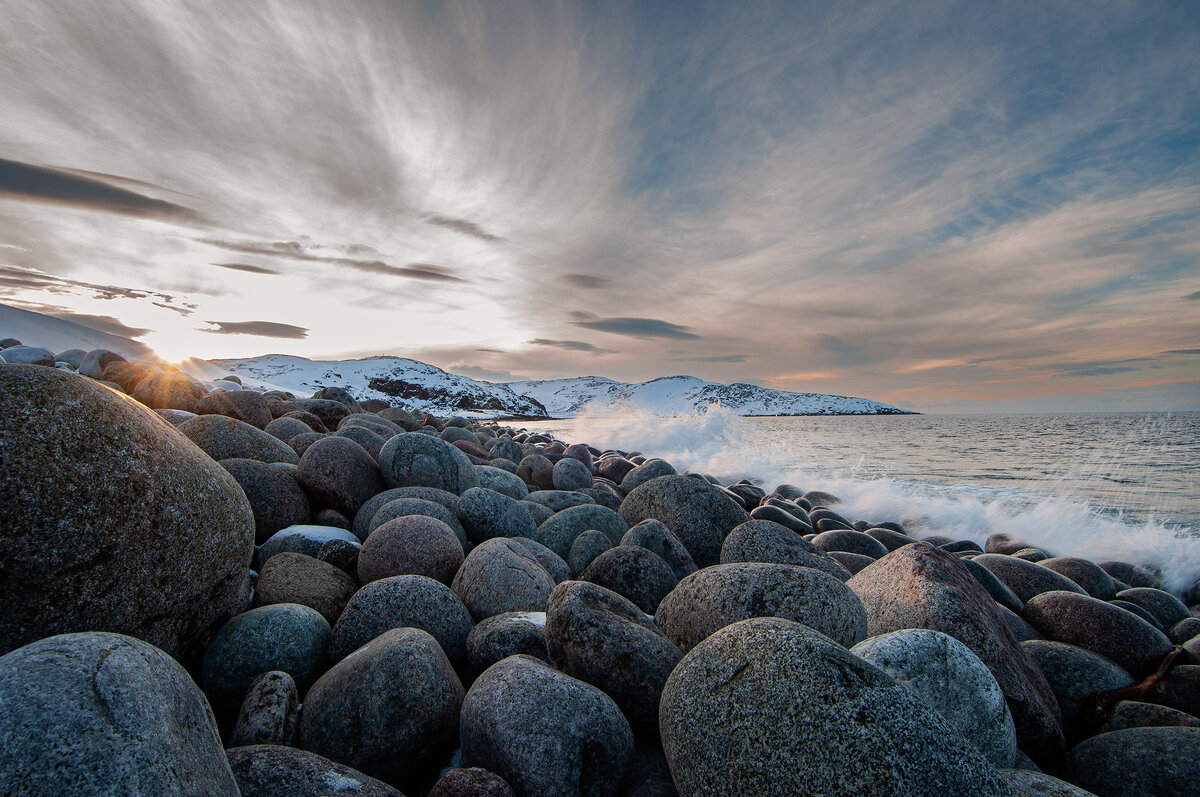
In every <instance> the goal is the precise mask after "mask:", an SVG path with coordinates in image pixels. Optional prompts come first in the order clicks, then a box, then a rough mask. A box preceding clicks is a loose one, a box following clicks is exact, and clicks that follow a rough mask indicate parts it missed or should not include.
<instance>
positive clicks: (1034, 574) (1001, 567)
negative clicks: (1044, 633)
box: [972, 553, 1087, 603]
mask: <svg viewBox="0 0 1200 797" xmlns="http://www.w3.org/2000/svg"><path fill="white" fill-rule="evenodd" d="M972 561H973V562H975V563H976V564H980V565H983V566H984V567H986V568H987V569H988V570H990V571H992V574H993V575H995V576H996V578H998V579H1000V581H1002V582H1003V583H1004V586H1006V587H1008V588H1009V589H1011V590H1012V591H1013V593H1014V594H1015V595H1016V596H1017V597H1018V598H1020V599H1021V601H1022V602H1024V603H1028V602H1029V599H1030V598H1032V597H1033V596H1034V595H1040V594H1041V593H1043V592H1050V591H1052V590H1061V591H1066V592H1076V593H1078V594H1080V595H1086V594H1087V592H1086V591H1085V590H1084V588H1083V587H1081V586H1079V585H1078V584H1076V583H1075V582H1074V581H1072V580H1071V579H1069V578H1067V577H1066V576H1064V575H1060V574H1058V573H1056V572H1054V571H1053V570H1051V569H1050V568H1048V567H1042V566H1041V565H1040V564H1038V563H1036V562H1027V561H1025V560H1024V559H1018V558H1016V557H1015V556H1005V555H1003V554H994V553H985V554H983V555H982V556H976V557H975V558H974V559H973V560H972Z"/></svg>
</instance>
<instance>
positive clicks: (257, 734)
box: [229, 670, 300, 747]
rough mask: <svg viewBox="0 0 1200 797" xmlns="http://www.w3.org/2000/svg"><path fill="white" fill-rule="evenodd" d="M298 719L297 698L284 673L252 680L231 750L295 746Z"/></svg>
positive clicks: (290, 680)
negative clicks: (269, 746) (255, 746)
mask: <svg viewBox="0 0 1200 797" xmlns="http://www.w3.org/2000/svg"><path fill="white" fill-rule="evenodd" d="M299 719H300V694H299V692H298V691H297V689H296V681H295V680H293V678H292V676H290V675H288V674H287V673H286V672H281V671H279V670H272V671H271V672H265V673H263V674H262V675H260V676H258V677H257V678H255V679H254V681H253V682H252V683H251V684H250V688H249V689H248V690H247V691H246V698H245V699H244V700H243V701H242V708H241V710H240V711H238V718H237V723H236V724H235V725H234V726H233V733H232V734H230V737H229V746H230V747H245V746H247V745H252V744H286V745H291V746H293V747H294V746H295V744H296V731H297V730H298V727H299V725H298V723H299Z"/></svg>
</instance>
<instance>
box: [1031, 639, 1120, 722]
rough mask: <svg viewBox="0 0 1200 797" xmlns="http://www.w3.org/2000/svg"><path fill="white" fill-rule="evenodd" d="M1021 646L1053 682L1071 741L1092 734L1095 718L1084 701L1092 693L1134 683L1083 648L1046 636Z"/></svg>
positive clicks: (1047, 678) (1107, 662) (1112, 690)
mask: <svg viewBox="0 0 1200 797" xmlns="http://www.w3.org/2000/svg"><path fill="white" fill-rule="evenodd" d="M1021 647H1023V648H1024V649H1025V652H1026V653H1028V654H1029V657H1030V658H1031V659H1033V662H1034V663H1035V664H1036V665H1037V666H1038V669H1040V670H1041V671H1042V674H1043V675H1045V676H1046V680H1047V681H1049V682H1050V688H1051V689H1053V690H1054V696H1055V697H1057V698H1058V706H1059V708H1060V709H1061V710H1062V717H1063V731H1065V732H1066V734H1067V739H1068V740H1076V739H1081V738H1083V737H1084V736H1090V735H1091V733H1092V732H1093V730H1094V727H1093V723H1094V721H1095V718H1094V717H1090V716H1085V714H1084V711H1083V709H1084V702H1085V699H1086V698H1087V696H1088V695H1090V694H1092V693H1093V692H1099V691H1100V690H1104V691H1106V692H1115V691H1116V690H1118V689H1124V688H1126V687H1129V686H1133V683H1134V681H1133V677H1132V676H1131V675H1130V674H1129V673H1127V672H1125V670H1123V669H1121V668H1120V667H1118V666H1117V665H1116V664H1114V663H1113V662H1112V661H1110V660H1109V659H1106V658H1104V657H1103V656H1100V655H1097V654H1095V653H1092V652H1090V651H1087V650H1084V649H1083V648H1078V647H1075V646H1074V645H1067V644H1064V643H1062V642H1054V641H1051V640H1045V639H1034V640H1031V641H1029V642H1022V643H1021Z"/></svg>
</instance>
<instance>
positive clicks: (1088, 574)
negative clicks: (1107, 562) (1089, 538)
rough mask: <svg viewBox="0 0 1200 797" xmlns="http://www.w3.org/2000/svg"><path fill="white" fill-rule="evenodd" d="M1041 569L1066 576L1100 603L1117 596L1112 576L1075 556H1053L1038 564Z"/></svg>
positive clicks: (1096, 565) (1098, 566)
mask: <svg viewBox="0 0 1200 797" xmlns="http://www.w3.org/2000/svg"><path fill="white" fill-rule="evenodd" d="M1038 564H1040V565H1041V566H1042V567H1046V568H1049V569H1050V570H1053V571H1054V572H1055V573H1058V574H1059V575H1063V576H1066V577H1067V578H1069V579H1071V580H1072V581H1074V582H1075V583H1076V584H1078V585H1079V586H1081V587H1083V589H1084V591H1085V592H1087V594H1089V595H1091V596H1092V597H1093V598H1099V599H1100V600H1102V601H1110V600H1112V599H1113V598H1115V597H1116V595H1117V588H1116V585H1115V584H1114V583H1113V580H1112V576H1110V575H1109V574H1108V573H1106V572H1104V570H1103V569H1102V568H1101V567H1100V565H1098V564H1096V563H1095V562H1089V561H1088V560H1087V559H1080V558H1079V557H1077V556H1055V557H1053V558H1051V559H1046V560H1043V561H1041V562H1038Z"/></svg>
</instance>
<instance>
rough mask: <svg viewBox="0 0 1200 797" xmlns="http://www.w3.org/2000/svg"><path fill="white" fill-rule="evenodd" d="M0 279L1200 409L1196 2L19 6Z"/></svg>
mask: <svg viewBox="0 0 1200 797" xmlns="http://www.w3.org/2000/svg"><path fill="white" fill-rule="evenodd" d="M0 302H3V303H6V304H10V305H14V306H17V307H22V308H26V309H33V310H38V311H40V312H46V313H50V314H53V315H58V316H60V317H64V318H70V319H73V320H78V321H80V322H82V323H85V324H87V325H89V326H94V327H96V328H100V329H104V330H105V331H112V332H117V333H120V334H126V335H130V336H136V337H138V339H139V340H141V341H143V342H145V343H147V344H148V345H150V346H151V347H153V348H155V349H156V350H158V351H159V352H160V353H161V354H163V355H164V356H167V357H170V358H179V357H183V356H186V355H197V356H202V357H221V356H227V357H234V356H249V355H255V354H264V353H268V352H283V353H291V354H300V355H304V356H308V357H314V358H315V357H331V356H345V355H352V356H367V355H372V354H383V353H394V354H400V355H403V356H409V357H414V358H416V359H420V360H424V361H426V362H431V363H433V364H436V365H439V366H442V367H444V368H447V369H449V370H453V371H456V372H458V373H463V374H466V375H469V376H476V377H482V378H488V379H493V380H504V379H515V378H534V379H541V378H553V377H561V376H579V375H586V374H599V375H604V376H609V377H612V378H616V379H622V380H627V381H641V380H645V379H649V378H652V377H656V376H662V375H668V374H679V373H684V374H693V375H696V376H700V377H702V378H706V379H711V380H714V381H722V382H730V381H746V382H755V383H758V384H762V385H766V386H770V387H776V388H780V389H786V390H798V391H814V392H823V393H839V394H844V395H857V396H864V397H868V398H873V399H878V400H882V401H887V402H890V403H894V404H897V405H900V406H904V407H912V408H916V409H921V410H925V411H933V412H939V411H941V412H954V411H971V410H978V411H985V410H1103V409H1200V3H1194V2H1153V1H1152V0H1139V2H1106V1H1105V0H1094V1H1092V2H1053V3H1047V2H1045V0H1037V2H1029V3H1021V2H1005V3H979V2H974V1H973V0H971V1H969V2H962V3H954V2H864V3H851V2H841V3H837V4H833V3H827V2H811V3H806V2H798V1H796V0H780V2H753V1H752V0H751V1H750V2H744V3H742V2H739V3H731V2H712V3H703V2H697V1H696V0H688V2H630V3H621V2H596V3H553V2H528V3H526V2H515V1H511V0H487V1H486V2H478V3H471V2H430V3H418V2H382V1H380V2H347V1H346V0H338V2H333V1H332V0H330V2H305V1H304V0H289V1H288V2H278V3H271V2H253V3H245V2H240V1H239V2H213V1H212V0H205V2H199V1H197V2H167V0H144V2H116V1H115V0H113V1H112V2H103V3H97V2H94V0H78V1H76V0H56V1H55V2H52V3H51V2H45V0H31V1H30V2H22V1H21V0H0Z"/></svg>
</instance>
